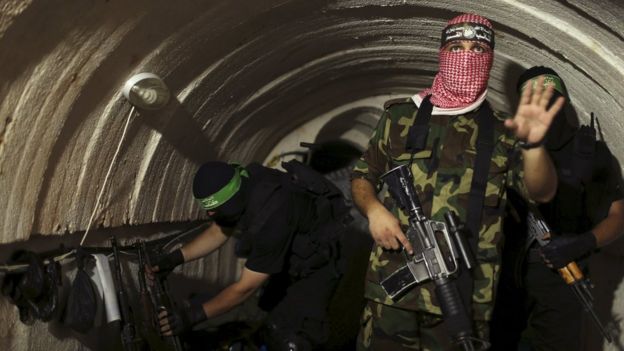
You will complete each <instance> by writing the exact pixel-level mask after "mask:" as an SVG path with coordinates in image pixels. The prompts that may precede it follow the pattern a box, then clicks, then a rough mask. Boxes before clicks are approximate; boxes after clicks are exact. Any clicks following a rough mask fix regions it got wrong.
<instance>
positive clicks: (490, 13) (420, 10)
mask: <svg viewBox="0 0 624 351" xmlns="http://www.w3.org/2000/svg"><path fill="white" fill-rule="evenodd" d="M460 12H477V13H479V14H482V15H484V16H486V17H488V18H490V19H491V20H492V21H493V23H494V26H495V30H496V32H497V47H496V54H495V55H496V56H495V65H494V68H493V70H492V74H491V79H490V94H489V99H490V101H491V102H492V103H493V105H494V106H495V107H496V108H499V109H503V110H507V111H511V110H512V107H511V106H514V104H515V101H514V99H513V98H511V96H512V95H513V88H512V86H513V82H514V81H515V79H516V77H517V75H518V74H519V72H520V71H521V70H522V68H523V67H529V66H532V65H535V64H544V65H549V66H552V67H554V68H555V69H556V70H557V71H558V72H559V73H560V74H561V75H562V76H563V77H564V79H565V80H566V83H567V86H568V88H569V90H570V92H571V98H572V101H573V104H574V107H575V108H576V111H577V113H578V116H579V118H580V120H581V121H587V119H588V113H589V112H590V111H594V112H596V114H597V115H598V116H599V118H600V122H601V127H602V131H603V133H604V135H605V138H606V139H607V141H608V142H609V145H610V146H611V149H612V151H613V152H614V153H615V154H616V156H618V158H619V159H620V160H624V141H622V140H621V138H620V137H619V135H620V133H621V131H622V129H623V125H622V118H623V117H624V116H623V113H622V112H623V106H624V101H623V99H622V97H621V96H624V85H623V84H622V81H624V45H622V44H623V41H624V40H623V39H624V22H623V21H622V18H624V4H623V3H622V2H621V1H620V0H602V1H594V2H586V1H580V0H579V1H577V0H567V1H566V0H560V1H513V0H488V1H471V2H467V1H440V0H436V1H405V0H403V1H392V0H385V1H382V0H377V1H373V0H351V1H349V0H335V1H310V0H279V1H278V0H274V1H244V0H227V1H225V0H222V1H216V0H213V1H166V0H160V1H154V0H136V1H121V0H90V1H83V0H71V1H25V0H2V1H0V15H1V17H0V63H1V65H0V79H1V83H2V84H1V91H0V94H1V97H2V99H1V102H0V189H1V190H2V196H0V217H1V219H0V223H1V226H2V229H1V236H0V242H3V243H6V242H11V241H15V240H23V239H27V238H28V237H29V236H30V235H31V234H36V233H40V234H54V233H65V232H74V231H80V230H85V228H86V227H87V223H88V220H89V217H90V216H91V213H92V211H93V208H94V206H95V202H96V197H97V194H98V192H99V190H100V188H101V187H102V185H103V184H104V177H105V174H106V171H107V170H108V167H109V165H110V163H111V160H112V158H113V154H114V152H115V149H116V147H117V144H118V143H119V140H120V137H121V135H122V130H123V126H124V124H125V122H126V118H127V116H128V115H129V111H130V108H131V106H130V105H129V103H128V102H127V101H126V100H125V99H124V98H123V96H122V95H121V94H120V88H121V87H122V85H123V83H124V82H125V80H126V79H127V78H129V77H130V76H131V75H132V74H134V73H138V72H142V71H149V72H154V73H157V74H159V75H160V76H162V77H163V79H164V81H165V82H166V84H167V85H168V86H169V87H170V89H171V91H172V93H173V96H174V97H175V98H174V99H172V101H171V102H170V103H169V104H168V105H167V107H166V108H165V109H164V110H161V111H156V112H149V113H148V112H144V111H140V114H139V115H135V116H134V117H132V120H131V122H130V128H129V131H128V135H127V136H126V139H125V141H124V142H123V143H122V146H121V152H120V156H119V158H118V160H117V162H116V163H115V165H114V168H113V171H112V176H111V178H110V181H109V182H108V184H107V185H106V187H107V188H106V189H105V192H104V197H103V200H102V210H101V211H100V212H98V216H97V218H96V226H102V227H114V226H120V225H125V224H141V223H152V222H169V221H183V220H188V219H195V218H197V216H198V215H199V211H198V209H197V207H196V206H195V205H194V204H193V202H192V201H190V199H191V193H190V182H191V178H192V174H193V172H194V171H195V168H196V167H197V164H198V163H200V162H202V161H203V160H207V159H211V158H219V159H237V160H239V161H243V162H247V161H250V160H262V159H263V158H264V157H266V156H267V154H268V153H269V151H270V150H271V148H272V147H273V146H274V145H275V144H276V143H278V142H279V141H280V140H281V139H282V138H283V137H285V136H286V135H287V134H288V133H289V132H291V131H292V130H294V129H295V128H297V127H298V126H300V125H302V124H304V123H305V122H306V121H310V120H312V119H314V118H315V117H317V116H320V115H323V114H324V113H327V112H328V111H331V110H334V109H337V108H340V107H341V106H344V105H347V104H349V103H351V102H353V101H366V99H367V98H371V97H375V96H379V95H391V94H392V95H408V94H409V95H411V94H413V93H415V92H417V91H418V90H419V89H422V88H424V87H427V86H428V85H429V84H430V82H431V80H432V77H433V75H434V74H435V72H436V70H437V47H438V44H439V35H440V31H441V29H442V27H443V25H444V23H445V22H446V20H448V19H449V18H451V17H453V16H455V15H456V14H458V13H460ZM371 101H376V100H375V99H371ZM364 105H366V104H364ZM357 108H360V109H361V108H369V109H370V108H380V106H357ZM354 118H355V116H354Z"/></svg>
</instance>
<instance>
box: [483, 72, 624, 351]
mask: <svg viewBox="0 0 624 351" xmlns="http://www.w3.org/2000/svg"><path fill="white" fill-rule="evenodd" d="M539 77H544V84H553V85H554V87H555V94H554V97H556V96H567V95H568V94H567V91H566V88H565V84H564V83H563V80H562V79H561V78H560V77H559V75H558V74H557V73H556V72H555V71H554V70H552V69H550V68H547V67H542V66H536V67H532V68H530V69H528V70H526V71H525V72H524V73H523V74H522V75H521V76H520V78H519V79H518V84H517V88H518V91H520V90H521V89H522V88H523V87H525V86H526V85H528V84H529V82H530V83H531V84H535V82H536V81H537V80H538V78H539ZM554 97H553V98H554ZM544 145H545V148H546V150H547V151H548V153H549V154H550V157H551V158H552V160H553V162H554V164H555V167H556V170H557V176H558V184H559V186H558V189H557V193H556V195H555V197H554V198H553V199H552V201H550V202H548V203H545V204H541V205H539V206H537V207H534V206H527V204H526V202H525V201H524V200H523V199H522V198H521V197H519V196H518V195H517V194H516V193H515V192H514V191H513V190H512V189H510V190H509V202H508V206H509V207H508V209H509V210H508V212H509V213H508V218H507V219H506V220H505V225H504V234H505V248H504V254H503V265H502V272H501V279H500V282H499V288H498V291H497V297H496V305H495V308H494V315H493V318H492V328H491V332H492V349H493V350H516V349H518V345H519V342H520V339H521V334H522V332H523V330H524V329H525V328H527V331H526V334H525V335H526V338H527V339H528V340H527V341H528V342H529V343H530V344H531V347H532V348H533V349H536V350H566V351H573V350H581V349H582V346H583V345H582V340H581V335H582V334H583V333H582V329H581V320H582V318H581V317H582V314H583V312H582V311H583V306H582V305H581V303H580V302H579V300H578V299H577V297H576V296H575V294H574V291H573V290H572V289H571V288H570V287H569V286H568V285H567V284H566V283H565V282H564V280H563V279H562V278H561V277H560V276H559V274H558V272H557V269H559V268H563V267H565V266H566V265H567V264H568V263H570V262H572V261H576V262H577V264H578V265H579V266H580V268H581V269H582V270H585V271H587V268H588V267H587V266H588V256H589V255H590V254H591V253H592V252H593V251H594V249H596V248H597V247H602V246H604V245H606V244H608V243H610V242H611V241H613V240H615V239H616V238H617V237H619V236H621V235H622V233H624V199H623V198H624V193H623V191H624V186H623V184H622V177H621V172H620V166H619V164H618V162H617V160H616V159H615V157H613V155H612V154H611V153H610V152H609V149H608V148H607V146H606V144H605V143H604V141H601V140H599V141H597V140H596V130H595V129H594V127H593V121H592V123H591V125H590V126H581V127H580V128H578V127H574V126H573V125H572V124H571V123H570V122H569V120H568V118H567V117H566V114H565V112H564V110H563V109H562V110H561V111H560V112H559V113H558V114H557V116H556V117H555V120H554V121H553V124H552V126H551V128H550V130H549V131H548V134H547V135H546V138H545V140H544ZM536 212H538V213H536ZM536 215H537V216H539V217H542V218H543V219H544V220H545V222H546V223H548V225H549V227H550V229H551V230H552V233H553V234H552V237H551V240H550V242H549V243H548V244H546V245H545V246H543V247H541V248H540V245H538V241H537V240H536V238H535V236H533V235H530V234H529V233H531V232H533V233H537V232H538V231H539V229H537V228H530V225H529V224H528V223H534V221H529V220H527V218H528V217H527V216H536ZM537 234H538V235H539V234H541V233H537ZM527 324H528V325H527ZM588 327H592V328H593V326H588Z"/></svg>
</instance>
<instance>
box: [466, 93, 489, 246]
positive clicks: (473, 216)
mask: <svg viewBox="0 0 624 351" xmlns="http://www.w3.org/2000/svg"><path fill="white" fill-rule="evenodd" d="M477 125H478V126H479V132H478V135H477V145H476V148H477V156H476V157H475V161H474V166H473V175H472V183H471V184H470V196H469V198H468V213H467V215H466V225H467V226H468V229H469V230H470V233H471V234H472V235H471V238H470V239H471V240H470V245H471V247H472V252H473V253H475V254H476V252H477V246H478V242H479V229H480V227H481V214H482V212H483V201H484V199H485V189H486V187H487V178H488V171H489V168H490V160H491V158H492V151H493V150H494V118H493V112H492V109H491V108H490V104H488V102H487V101H484V102H483V104H482V105H481V109H480V110H479V113H478V115H477Z"/></svg>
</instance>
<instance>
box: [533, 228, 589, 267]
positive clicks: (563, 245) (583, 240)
mask: <svg viewBox="0 0 624 351" xmlns="http://www.w3.org/2000/svg"><path fill="white" fill-rule="evenodd" d="M595 248H596V236H595V235H594V233H592V232H587V233H583V234H579V235H574V234H571V235H557V236H553V237H552V239H551V240H550V242H549V243H548V244H547V245H546V246H544V247H542V256H543V258H544V262H545V263H546V265H547V266H548V267H549V268H555V269H559V268H563V267H565V266H567V265H568V263H570V262H572V261H574V260H576V259H578V258H580V257H582V256H584V255H586V254H587V253H589V252H590V251H592V250H594V249H595Z"/></svg>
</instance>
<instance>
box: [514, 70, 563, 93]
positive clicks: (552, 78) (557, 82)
mask: <svg viewBox="0 0 624 351" xmlns="http://www.w3.org/2000/svg"><path fill="white" fill-rule="evenodd" d="M540 76H544V86H545V87H547V86H549V85H552V86H553V88H554V89H555V90H556V91H558V92H559V93H560V94H561V95H563V96H567V92H566V90H565V88H564V87H563V82H562V81H561V78H559V77H558V76H556V75H554V74H540ZM538 77H539V76H538ZM535 78H537V77H534V78H531V79H529V80H527V81H526V82H524V84H522V86H521V87H520V91H521V92H522V91H524V88H525V87H526V86H527V84H529V82H533V86H532V88H533V89H535V86H536V85H537V79H535Z"/></svg>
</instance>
